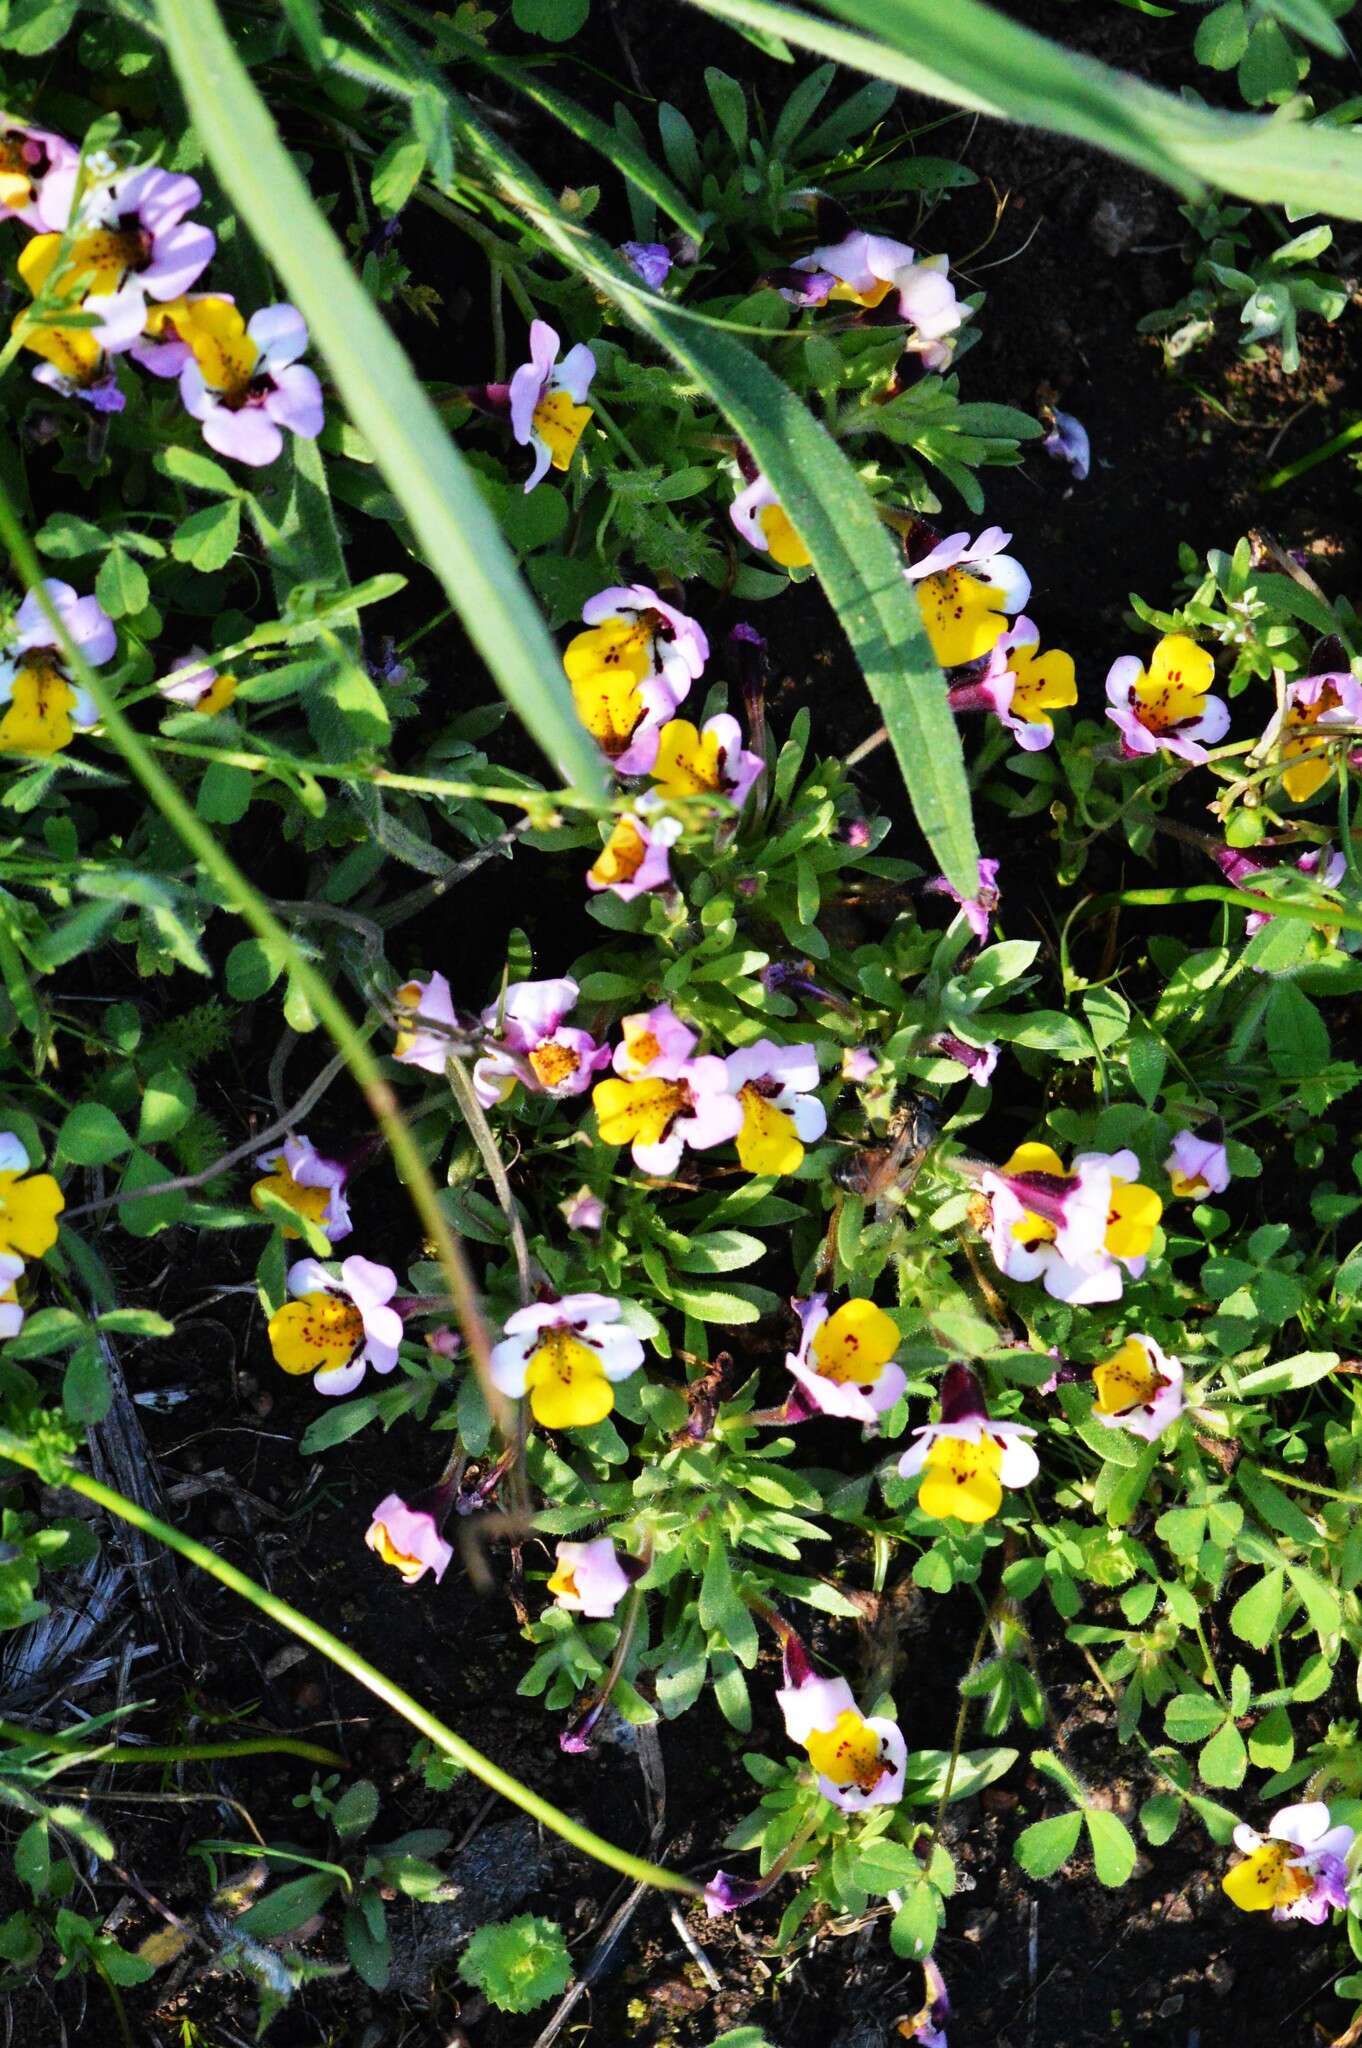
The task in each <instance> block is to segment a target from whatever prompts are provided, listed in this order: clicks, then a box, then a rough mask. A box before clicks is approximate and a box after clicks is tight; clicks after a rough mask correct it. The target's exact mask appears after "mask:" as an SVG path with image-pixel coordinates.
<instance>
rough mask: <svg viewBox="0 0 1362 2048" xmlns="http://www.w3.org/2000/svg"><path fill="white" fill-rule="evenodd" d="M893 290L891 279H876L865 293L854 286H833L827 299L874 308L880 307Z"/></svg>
mask: <svg viewBox="0 0 1362 2048" xmlns="http://www.w3.org/2000/svg"><path fill="white" fill-rule="evenodd" d="M893 289H894V286H893V282H892V280H891V279H889V278H887V277H877V278H876V279H875V281H874V283H873V284H872V285H870V286H869V288H868V289H867V290H865V291H860V290H858V289H857V287H856V286H855V285H854V284H835V285H834V286H833V288H832V290H831V291H830V292H829V293H828V297H829V299H841V300H843V301H849V302H850V303H851V304H852V305H853V306H868V307H874V306H882V305H883V304H884V302H885V300H886V299H887V298H888V297H889V294H890V292H891V291H892V290H893Z"/></svg>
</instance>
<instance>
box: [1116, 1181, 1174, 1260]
mask: <svg viewBox="0 0 1362 2048" xmlns="http://www.w3.org/2000/svg"><path fill="white" fill-rule="evenodd" d="M1162 1214H1163V1202H1162V1201H1161V1199H1160V1198H1159V1196H1158V1195H1156V1194H1155V1192H1154V1190H1153V1188H1147V1187H1145V1186H1143V1185H1142V1183H1141V1182H1140V1181H1137V1180H1113V1181H1112V1184H1111V1208H1110V1210H1109V1211H1108V1214H1107V1232H1106V1236H1105V1237H1104V1238H1103V1240H1102V1244H1103V1248H1104V1250H1106V1251H1109V1252H1110V1253H1111V1256H1112V1257H1113V1258H1114V1259H1142V1258H1144V1257H1145V1256H1146V1254H1147V1253H1148V1251H1149V1247H1150V1245H1151V1244H1152V1243H1153V1242H1154V1232H1155V1230H1156V1229H1157V1228H1158V1222H1159V1218H1160V1216H1162Z"/></svg>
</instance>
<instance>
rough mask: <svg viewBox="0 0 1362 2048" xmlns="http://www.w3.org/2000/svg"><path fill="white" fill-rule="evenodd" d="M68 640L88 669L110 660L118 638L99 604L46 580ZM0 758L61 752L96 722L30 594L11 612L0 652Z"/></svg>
mask: <svg viewBox="0 0 1362 2048" xmlns="http://www.w3.org/2000/svg"><path fill="white" fill-rule="evenodd" d="M42 588H43V590H44V591H45V592H46V593H47V597H48V600H49V602H50V603H51V604H52V605H53V606H54V607H55V609H56V611H57V613H58V615H59V617H60V619H61V621H62V625H63V626H64V628H65V630H66V633H67V636H68V637H69V638H70V639H71V640H72V641H73V642H74V643H75V645H76V647H77V648H78V649H79V650H80V652H81V654H82V655H83V656H84V657H85V660H86V661H87V662H88V663H89V664H90V666H91V667H92V668H100V667H102V666H103V664H104V663H105V662H107V661H110V660H111V659H112V658H113V654H114V651H115V648H116V646H117V636H116V634H115V632H114V627H113V621H112V620H111V619H110V618H109V616H108V614H107V613H106V612H105V610H104V608H103V606H102V605H101V604H100V603H99V600H98V599H97V598H94V597H77V595H76V593H75V591H74V590H73V589H72V587H71V585H70V584H69V583H61V582H59V581H58V580H57V579H56V578H55V577H51V576H49V577H47V578H46V579H45V580H44V582H43V585H42ZM0 710H3V716H0V754H36V755H39V756H42V755H48V754H56V753H60V752H61V750H62V749H63V748H64V747H69V746H70V744H71V742H72V740H73V739H74V738H75V736H76V734H77V733H78V732H85V731H88V729H89V728H90V727H91V726H93V725H96V724H98V722H99V712H98V710H97V709H96V706H95V703H94V700H93V698H92V697H90V696H89V695H88V693H87V692H86V691H84V690H82V689H80V688H79V687H78V686H77V685H76V684H75V683H73V682H72V681H71V680H70V678H69V676H68V675H67V673H66V668H65V656H64V654H63V653H62V651H61V647H60V645H59V641H58V636H57V630H56V628H55V627H54V626H53V624H52V623H51V621H50V620H49V619H48V617H47V615H46V613H45V612H44V610H43V608H42V605H41V604H40V603H39V600H38V597H37V595H36V593H35V592H34V591H30V592H29V594H28V596H27V597H26V598H25V599H24V601H23V603H22V604H21V605H20V607H19V610H18V612H17V613H16V614H15V619H14V626H13V630H12V633H11V635H10V636H9V639H8V641H7V644H6V646H5V648H4V652H3V653H0Z"/></svg>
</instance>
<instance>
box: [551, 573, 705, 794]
mask: <svg viewBox="0 0 1362 2048" xmlns="http://www.w3.org/2000/svg"><path fill="white" fill-rule="evenodd" d="M582 623H583V625H584V626H585V627H586V628H587V631H586V632H584V633H578V634H577V635H576V636H575V637H574V638H573V639H571V640H570V641H569V642H568V644H567V647H566V648H565V649H564V652H563V667H564V668H565V669H566V671H567V678H568V682H569V683H570V684H571V686H572V701H573V703H574V704H575V705H576V707H577V716H578V717H579V718H580V719H581V721H582V723H583V725H584V726H585V727H586V729H587V731H588V732H589V733H590V734H591V737H592V738H593V739H594V740H595V742H596V744H597V746H598V747H599V748H600V749H601V752H602V753H603V754H604V755H605V756H606V757H607V759H608V760H609V761H610V762H611V763H612V764H613V766H614V768H615V772H616V773H617V774H619V775H647V774H648V773H649V772H650V771H651V769H652V766H653V763H654V761H655V760H656V759H657V738H658V734H659V733H660V731H661V730H662V727H663V726H664V725H665V724H666V722H667V720H668V719H669V718H670V717H671V716H672V715H673V713H674V712H675V711H676V708H677V706H678V705H679V704H680V703H681V702H682V701H683V699H684V698H685V697H686V696H687V695H688V694H689V692H690V686H691V684H692V683H693V682H695V681H697V680H698V678H699V677H700V676H701V675H702V674H703V673H704V667H705V663H706V662H707V661H708V659H709V641H708V640H707V638H706V637H705V634H704V632H703V631H702V630H701V628H700V627H699V626H698V625H697V624H696V622H695V620H694V619H692V618H690V617H688V616H687V614H686V613H685V612H682V611H678V610H677V608H676V606H675V605H671V604H668V603H667V602H666V601H665V599H663V598H660V597H659V596H658V594H657V592H656V591H655V590H651V589H650V588H649V587H648V585H647V584H646V583H631V584H628V585H627V586H612V587H611V588H610V589H609V590H602V591H599V592H598V593H597V594H596V596H595V597H593V598H589V599H588V600H587V602H586V603H585V604H584V605H583V606H582Z"/></svg>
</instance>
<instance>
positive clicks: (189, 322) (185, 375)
mask: <svg viewBox="0 0 1362 2048" xmlns="http://www.w3.org/2000/svg"><path fill="white" fill-rule="evenodd" d="M170 310H171V309H169V308H168V309H167V312H169V311H170ZM173 324H174V326H175V329H176V332H177V334H178V335H179V336H180V338H181V339H183V340H184V341H186V342H188V344H189V350H190V354H189V359H188V361H186V363H185V364H184V367H183V368H182V369H181V371H180V403H181V404H182V405H183V407H184V409H185V411H186V412H187V413H188V414H189V415H190V417H191V419H196V420H197V421H198V422H199V425H200V427H201V428H202V430H203V438H204V440H205V441H206V442H207V443H208V446H209V447H210V448H212V449H214V450H216V452H217V453H218V454H219V455H227V456H230V457H231V458H232V459H233V461H236V462H244V463H246V464H247V465H248V466H249V467H250V468H252V469H263V468H264V467H265V466H266V465H267V464H268V463H271V462H274V461H275V460H276V459H277V457H278V456H279V455H280V453H281V452H282V450H283V446H284V430H285V429H286V428H287V430H288V431H289V432H290V433H292V434H297V435H298V436H299V437H300V439H302V440H304V441H315V440H316V438H317V436H318V434H320V432H321V430H322V426H323V423H324V417H325V415H324V412H323V407H322V387H321V385H320V384H319V383H318V381H317V378H316V376H315V374H314V373H313V372H312V371H311V370H309V369H308V368H307V367H306V365H305V364H303V363H300V362H299V361H298V358H299V356H300V355H301V354H302V353H303V351H304V349H305V348H306V347H307V339H308V337H307V323H306V321H305V320H304V319H303V316H302V314H301V313H300V312H299V311H298V309H297V307H296V306H290V305H288V304H287V303H283V304H280V305H277V306H262V308H261V309H260V311H259V312H258V313H255V314H253V315H252V316H251V319H250V320H249V321H245V320H243V319H242V317H241V315H240V313H239V312H238V311H237V309H236V307H235V306H234V305H233V304H232V302H231V300H230V299H223V298H205V299H200V300H199V301H197V302H191V301H189V300H187V299H181V300H180V301H178V303H177V306H176V308H175V310H174V322H173Z"/></svg>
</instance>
